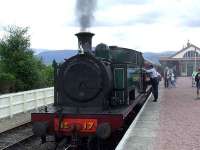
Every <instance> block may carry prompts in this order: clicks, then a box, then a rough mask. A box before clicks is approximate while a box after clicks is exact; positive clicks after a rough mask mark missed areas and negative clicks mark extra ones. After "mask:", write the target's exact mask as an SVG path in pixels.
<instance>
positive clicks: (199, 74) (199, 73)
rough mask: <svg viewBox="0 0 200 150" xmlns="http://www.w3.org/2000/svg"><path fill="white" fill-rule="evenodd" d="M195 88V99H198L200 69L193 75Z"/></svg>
mask: <svg viewBox="0 0 200 150" xmlns="http://www.w3.org/2000/svg"><path fill="white" fill-rule="evenodd" d="M195 81H196V87H197V98H199V89H200V68H199V69H198V72H197V74H196V75H195Z"/></svg>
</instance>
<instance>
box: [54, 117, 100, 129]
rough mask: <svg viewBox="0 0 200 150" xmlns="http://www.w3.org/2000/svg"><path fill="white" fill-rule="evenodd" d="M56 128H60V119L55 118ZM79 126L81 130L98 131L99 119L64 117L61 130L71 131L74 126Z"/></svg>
mask: <svg viewBox="0 0 200 150" xmlns="http://www.w3.org/2000/svg"><path fill="white" fill-rule="evenodd" d="M54 125H55V130H56V131H58V129H59V119H58V118H55V122H54ZM74 125H76V126H78V127H79V128H80V132H96V128H97V119H74V118H73V119H70V118H67V119H66V118H64V119H63V120H62V122H61V124H60V130H61V131H66V132H67V131H70V129H71V128H72V126H74Z"/></svg>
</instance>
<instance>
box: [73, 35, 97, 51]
mask: <svg viewBox="0 0 200 150" xmlns="http://www.w3.org/2000/svg"><path fill="white" fill-rule="evenodd" d="M75 35H76V36H77V38H78V48H79V53H80V54H84V53H90V54H92V37H93V36H94V35H95V34H94V33H91V32H79V33H77V34H75Z"/></svg>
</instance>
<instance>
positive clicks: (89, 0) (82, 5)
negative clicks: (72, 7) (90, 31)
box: [76, 0, 97, 31]
mask: <svg viewBox="0 0 200 150" xmlns="http://www.w3.org/2000/svg"><path fill="white" fill-rule="evenodd" d="M96 4H97V0H76V16H77V19H78V21H79V24H80V27H81V31H85V30H86V29H87V28H89V27H91V24H92V21H93V20H94V12H95V10H96Z"/></svg>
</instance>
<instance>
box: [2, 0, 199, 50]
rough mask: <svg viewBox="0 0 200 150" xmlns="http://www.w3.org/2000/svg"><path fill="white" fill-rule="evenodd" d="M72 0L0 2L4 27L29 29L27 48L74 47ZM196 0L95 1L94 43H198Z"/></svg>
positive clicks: (144, 46) (150, 46) (142, 46)
mask: <svg viewBox="0 0 200 150" xmlns="http://www.w3.org/2000/svg"><path fill="white" fill-rule="evenodd" d="M75 3H76V1H75V0H0V4H1V8H0V37H2V36H3V33H4V32H3V27H5V26H7V25H18V26H22V27H26V26H28V27H30V35H31V47H32V48H44V49H77V39H76V37H75V36H74V34H75V33H76V32H78V31H80V27H79V25H78V22H77V20H76V17H75ZM199 15H200V0H98V3H97V8H96V11H95V20H94V21H93V26H92V27H91V28H90V29H89V31H91V32H93V33H95V34H96V35H95V37H94V40H93V46H96V45H97V44H98V43H101V42H103V43H107V44H108V45H119V46H123V47H128V48H133V49H136V50H139V51H142V52H144V51H153V52H160V51H165V50H173V51H177V50H180V49H181V48H182V47H183V45H184V44H186V42H187V40H190V41H191V43H193V44H195V45H197V46H200V38H199V35H200V34H199V33H200V17H199Z"/></svg>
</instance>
